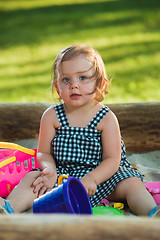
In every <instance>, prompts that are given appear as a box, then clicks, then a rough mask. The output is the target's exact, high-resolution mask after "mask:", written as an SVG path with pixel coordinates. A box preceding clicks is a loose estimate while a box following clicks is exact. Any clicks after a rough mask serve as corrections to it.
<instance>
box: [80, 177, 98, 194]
mask: <svg viewBox="0 0 160 240" xmlns="http://www.w3.org/2000/svg"><path fill="white" fill-rule="evenodd" d="M80 181H81V183H82V184H83V186H84V187H85V189H86V191H87V193H88V195H89V197H91V196H93V195H94V194H95V192H96V190H97V184H96V182H95V181H94V179H93V178H92V177H90V176H88V175H85V176H84V177H83V178H81V179H80Z"/></svg>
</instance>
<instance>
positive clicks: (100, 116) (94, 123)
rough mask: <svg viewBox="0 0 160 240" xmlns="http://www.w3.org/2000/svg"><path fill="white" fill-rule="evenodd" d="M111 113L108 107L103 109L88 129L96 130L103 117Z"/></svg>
mask: <svg viewBox="0 0 160 240" xmlns="http://www.w3.org/2000/svg"><path fill="white" fill-rule="evenodd" d="M109 111H110V109H109V108H108V107H107V106H104V107H102V108H101V109H100V110H99V112H98V113H97V114H96V115H95V116H94V117H93V118H92V120H91V121H90V123H89V124H88V127H91V128H96V127H97V125H98V124H99V123H100V121H101V120H102V119H103V117H104V116H105V115H106V114H107V113H108V112H109Z"/></svg>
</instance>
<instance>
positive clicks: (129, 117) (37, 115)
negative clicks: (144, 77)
mask: <svg viewBox="0 0 160 240" xmlns="http://www.w3.org/2000/svg"><path fill="white" fill-rule="evenodd" d="M50 106H51V104H48V103H22V104H21V103H17V104H16V103H15V104H9V103H4V104H0V141H10V142H12V141H16V140H21V139H32V138H33V139H37V138H38V132H39V125H40V119H41V116H42V114H43V112H44V111H45V109H47V108H48V107H50ZM108 106H109V107H110V109H111V110H112V111H113V112H114V113H115V114H116V116H117V118H118V121H119V124H120V129H121V134H122V137H123V139H124V142H125V145H126V148H127V150H128V151H131V152H147V151H154V150H160V102H142V103H133V104H110V105H108Z"/></svg>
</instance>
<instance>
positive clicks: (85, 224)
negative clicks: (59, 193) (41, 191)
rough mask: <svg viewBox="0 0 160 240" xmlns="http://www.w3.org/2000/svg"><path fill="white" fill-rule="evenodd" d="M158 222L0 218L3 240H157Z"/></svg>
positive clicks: (64, 217) (26, 216) (71, 217)
mask: <svg viewBox="0 0 160 240" xmlns="http://www.w3.org/2000/svg"><path fill="white" fill-rule="evenodd" d="M159 226H160V219H158V218H157V219H149V218H138V217H133V218H132V217H118V218H116V217H110V218H109V217H101V218H99V217H95V216H75V215H54V214H48V215H33V214H24V215H23V214H19V215H18V214H17V215H14V216H11V215H10V216H2V215H1V216H0V239H3V240H9V239H12V240H26V239H31V240H37V239H39V240H41V239H42V240H44V239H47V240H50V239H52V240H53V239H54V240H64V239H65V240H75V239H76V240H102V239H104V240H111V239H114V240H127V239H129V240H135V239H136V240H141V239H145V240H150V239H152V240H155V239H156V240H157V239H159V236H160V227H159Z"/></svg>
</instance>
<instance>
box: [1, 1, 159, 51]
mask: <svg viewBox="0 0 160 240" xmlns="http://www.w3.org/2000/svg"><path fill="white" fill-rule="evenodd" d="M158 7H160V1H159V0H153V1H149V0H141V1H139V0H134V1H133V0H130V1H128V0H120V1H111V2H110V1H106V2H97V3H86V4H71V5H60V6H51V7H43V8H37V9H26V10H15V11H0V21H1V23H3V24H1V26H0V32H1V37H0V48H1V49H4V48H8V47H15V46H20V45H28V46H30V45H37V44H41V43H45V42H46V41H47V42H48V41H49V42H52V43H57V42H58V41H63V40H65V38H68V39H70V40H72V39H73V38H74V34H76V33H80V32H83V31H84V30H86V29H87V30H88V36H89V34H90V33H91V34H92V32H91V30H92V29H95V30H96V29H98V28H102V29H103V28H104V31H105V32H106V31H107V29H108V28H110V27H117V26H122V29H121V31H123V26H125V25H130V24H132V23H133V22H134V23H135V22H139V23H142V24H144V26H145V28H146V29H145V28H144V31H145V30H146V31H147V30H149V31H153V30H154V29H155V30H157V29H158V27H159V26H158V23H157V20H156V21H155V22H154V23H150V22H149V21H150V20H149V17H148V16H149V15H150V13H151V14H152V16H155V15H156V14H155V15H153V14H154V12H155V11H158ZM122 13H124V17H122V16H120V17H119V14H122ZM132 13H133V14H132ZM109 14H112V15H113V16H112V17H111V18H110V17H108V16H109ZM125 14H126V15H125ZM158 20H159V19H158ZM83 39H85V36H84V38H83Z"/></svg>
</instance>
